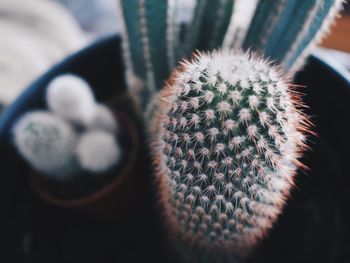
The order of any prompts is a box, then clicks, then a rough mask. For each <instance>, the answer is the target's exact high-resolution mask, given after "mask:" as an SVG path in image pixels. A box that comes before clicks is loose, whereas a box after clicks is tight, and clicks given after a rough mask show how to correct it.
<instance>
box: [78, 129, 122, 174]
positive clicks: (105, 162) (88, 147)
mask: <svg viewBox="0 0 350 263" xmlns="http://www.w3.org/2000/svg"><path fill="white" fill-rule="evenodd" d="M76 154H77V159H78V162H79V164H80V166H81V167H82V168H83V169H85V170H87V171H90V172H93V173H95V174H101V173H104V172H106V171H108V170H110V169H111V168H112V167H113V166H115V165H116V164H117V163H118V162H119V160H120V158H121V149H120V146H119V145H118V143H117V141H116V139H115V137H114V136H113V135H112V134H110V133H109V132H106V131H102V130H93V131H88V132H86V133H85V134H83V135H82V136H81V138H80V139H79V142H78V145H77V148H76Z"/></svg>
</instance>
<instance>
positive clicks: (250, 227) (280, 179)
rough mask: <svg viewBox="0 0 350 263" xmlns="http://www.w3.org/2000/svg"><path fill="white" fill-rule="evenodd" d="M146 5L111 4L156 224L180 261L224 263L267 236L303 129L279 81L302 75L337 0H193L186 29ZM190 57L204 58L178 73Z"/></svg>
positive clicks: (294, 100)
mask: <svg viewBox="0 0 350 263" xmlns="http://www.w3.org/2000/svg"><path fill="white" fill-rule="evenodd" d="M155 2H156V1H154V0H150V1H147V0H132V1H126V0H119V1H118V3H119V10H120V17H121V18H122V19H121V23H122V29H123V30H122V32H121V34H122V38H123V51H124V58H125V66H126V73H127V74H126V77H127V81H128V86H129V91H130V94H133V95H134V99H135V102H136V104H137V105H138V106H140V107H141V108H140V109H141V112H142V113H146V114H145V115H144V120H145V122H150V124H149V132H150V137H151V138H152V143H151V149H152V156H153V159H154V166H155V170H156V179H157V182H158V191H159V196H160V199H161V204H162V205H161V208H162V211H163V212H164V221H165V223H166V224H167V225H168V229H169V231H170V232H171V233H172V239H174V240H175V245H176V246H177V247H178V248H179V249H180V251H182V254H183V255H185V256H187V257H188V258H189V259H190V260H191V261H198V262H226V261H229V262H231V261H230V260H233V259H234V258H238V257H241V256H242V255H244V254H246V253H247V252H249V250H251V249H252V248H253V247H254V245H255V244H256V243H257V241H258V240H260V239H261V238H262V237H263V236H264V235H265V234H266V233H267V230H268V229H269V228H271V227H272V225H273V223H274V222H275V221H276V218H277V216H278V215H279V214H280V213H281V211H282V208H283V205H284V202H285V201H286V199H287V197H288V195H289V191H290V188H291V187H292V185H293V177H294V175H295V173H296V171H297V169H298V168H299V167H300V166H302V165H301V163H300V162H299V161H298V159H299V158H300V157H301V152H302V150H303V149H304V148H305V145H304V141H305V134H304V132H307V131H308V125H309V123H308V119H307V118H306V117H305V116H304V115H303V113H302V112H301V108H302V103H301V99H300V94H299V93H298V92H297V91H295V90H294V88H293V86H292V85H290V84H289V79H290V78H289V75H288V74H287V73H285V72H286V71H287V70H290V69H291V70H295V69H297V68H298V67H300V65H301V64H303V61H304V60H305V57H306V55H307V54H308V53H309V52H310V47H311V46H313V45H314V44H315V43H316V42H317V41H319V39H320V38H321V37H322V36H323V35H324V32H325V31H326V29H327V28H328V27H329V25H330V24H331V23H332V22H333V20H334V17H335V16H336V14H337V13H338V11H339V10H340V8H341V3H342V0H310V1H297V0H278V1H272V0H271V1H270V0H266V1H265V0H260V1H259V0H254V1H246V0H218V1H210V0H196V1H195V7H194V11H193V15H192V20H191V21H189V23H185V22H181V20H180V18H179V16H178V15H176V10H178V9H179V8H181V5H182V4H183V3H182V2H181V1H180V0H167V1H157V3H155ZM242 11H244V12H245V13H244V14H238V12H242ZM219 48H224V50H223V51H219V50H218V49H219ZM232 48H235V49H236V51H232V50H230V49H232ZM237 49H242V50H250V51H254V52H255V53H254V54H252V53H249V52H247V53H244V51H237ZM194 50H199V51H206V52H207V51H209V52H212V53H197V54H195V55H194V58H193V59H192V60H190V62H188V61H186V60H185V61H183V62H182V63H179V61H181V59H182V58H186V57H188V56H190V55H191V53H192V52H193V51H194ZM213 50H214V51H213ZM261 55H262V56H264V57H269V58H270V59H271V61H270V62H268V61H267V60H265V59H263V58H261V57H260V58H259V56H261ZM278 64H281V65H280V66H279V65H278ZM175 65H180V66H179V67H178V68H177V69H176V70H175V72H174V73H173V74H172V76H171V77H170V78H168V77H169V72H170V71H172V70H174V68H175ZM167 79H168V80H167ZM135 80H137V81H135ZM166 80H167V81H166ZM165 81H166V85H163V83H164V82H165ZM164 86H165V87H164ZM163 87H164V89H162V88H163Z"/></svg>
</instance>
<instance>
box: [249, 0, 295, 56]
mask: <svg viewBox="0 0 350 263" xmlns="http://www.w3.org/2000/svg"><path fill="white" fill-rule="evenodd" d="M287 1H288V0H277V1H276V0H264V1H259V3H258V5H257V7H256V10H255V14H254V17H253V20H252V21H251V24H250V26H249V30H248V33H247V35H246V38H245V40H244V43H243V47H244V48H245V49H249V48H250V49H252V50H255V51H261V49H262V47H263V46H264V45H265V44H266V41H267V40H268V39H269V38H270V37H271V31H272V30H273V29H274V28H275V26H276V25H278V22H279V19H280V18H281V13H282V11H283V10H284V9H285V7H286V4H287ZM294 2H295V1H294ZM294 2H290V3H294ZM287 10H289V9H288V8H287Z"/></svg>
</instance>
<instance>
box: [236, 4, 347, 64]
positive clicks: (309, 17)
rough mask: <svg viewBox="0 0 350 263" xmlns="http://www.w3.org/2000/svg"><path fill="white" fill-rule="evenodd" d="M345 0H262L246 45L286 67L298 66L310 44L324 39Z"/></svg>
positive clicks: (246, 47) (308, 50)
mask: <svg viewBox="0 0 350 263" xmlns="http://www.w3.org/2000/svg"><path fill="white" fill-rule="evenodd" d="M343 2H344V1H343V0H308V1H296V0H266V1H260V2H259V4H258V6H257V8H256V11H255V15H254V18H253V20H252V22H251V25H250V28H249V31H248V33H247V36H246V39H245V42H244V45H243V47H244V48H245V49H248V48H250V49H252V50H254V51H257V52H260V53H261V54H264V55H265V56H267V57H271V58H272V59H273V60H276V61H277V62H279V63H281V64H282V65H283V66H285V67H286V68H293V69H298V68H299V66H301V65H302V64H303V63H302V60H303V59H304V58H305V57H306V55H307V53H308V52H310V47H311V46H312V45H314V44H316V43H318V42H320V40H321V39H322V37H323V36H324V35H325V34H326V33H327V32H328V29H329V27H330V25H331V24H332V23H333V22H334V19H335V17H336V15H337V14H338V13H339V11H340V9H341V6H342V3H343Z"/></svg>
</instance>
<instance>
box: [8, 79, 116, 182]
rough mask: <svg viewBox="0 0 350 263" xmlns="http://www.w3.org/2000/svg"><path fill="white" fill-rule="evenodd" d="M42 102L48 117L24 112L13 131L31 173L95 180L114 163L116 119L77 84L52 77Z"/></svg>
mask: <svg viewBox="0 0 350 263" xmlns="http://www.w3.org/2000/svg"><path fill="white" fill-rule="evenodd" d="M46 99H47V104H48V105H49V108H50V109H51V111H52V112H50V111H35V112H31V113H28V114H26V115H25V116H23V117H22V118H21V119H20V120H19V121H18V123H17V124H16V126H15V127H14V137H15V145H16V147H17V149H18V151H19V153H20V154H21V155H22V156H23V157H24V158H25V159H26V160H27V161H28V162H29V163H30V164H31V165H32V166H33V167H34V168H35V169H36V170H38V171H39V172H42V173H43V174H44V175H47V176H49V177H52V178H54V179H66V178H68V177H71V176H74V175H77V174H78V173H79V172H83V170H85V171H89V172H91V173H92V174H96V175H99V174H101V173H103V172H107V171H108V170H109V169H111V168H113V167H114V166H115V165H117V164H118V162H119V161H120V159H121V155H122V153H121V149H120V145H119V144H118V142H117V139H116V135H117V132H118V131H117V130H118V125H117V120H116V118H115V116H114V115H113V113H112V112H111V110H110V109H109V108H108V107H106V106H105V105H103V104H97V103H96V102H95V98H94V96H93V93H92V91H91V89H90V87H89V85H88V84H87V83H86V82H85V81H84V80H83V79H81V78H79V77H77V76H74V75H70V74H67V75H62V76H59V77H57V78H55V79H54V80H53V81H52V82H51V83H50V84H49V86H48V88H47V94H46Z"/></svg>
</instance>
